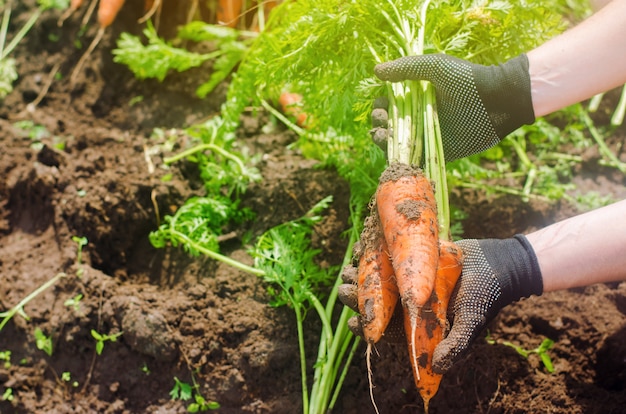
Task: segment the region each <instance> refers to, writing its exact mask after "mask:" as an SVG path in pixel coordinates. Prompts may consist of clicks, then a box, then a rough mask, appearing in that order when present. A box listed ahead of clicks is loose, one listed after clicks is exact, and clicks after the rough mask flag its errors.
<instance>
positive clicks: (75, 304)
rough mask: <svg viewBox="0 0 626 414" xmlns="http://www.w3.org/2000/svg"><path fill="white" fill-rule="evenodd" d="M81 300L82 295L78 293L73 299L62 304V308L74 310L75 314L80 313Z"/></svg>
mask: <svg viewBox="0 0 626 414" xmlns="http://www.w3.org/2000/svg"><path fill="white" fill-rule="evenodd" d="M82 299H83V294H82V293H79V294H78V295H76V296H74V297H73V298H70V299H67V300H66V301H65V302H63V306H67V307H68V308H69V307H72V308H74V310H75V311H76V312H78V311H80V301H81V300H82Z"/></svg>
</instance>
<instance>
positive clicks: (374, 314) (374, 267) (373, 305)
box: [358, 214, 399, 344]
mask: <svg viewBox="0 0 626 414" xmlns="http://www.w3.org/2000/svg"><path fill="white" fill-rule="evenodd" d="M361 243H364V253H363V255H362V256H361V258H360V259H359V270H358V291H359V293H358V300H359V302H358V305H359V313H360V315H361V325H362V326H363V339H365V341H366V342H367V343H368V344H375V343H376V342H378V341H379V340H380V338H381V337H382V336H383V334H384V332H385V329H387V325H388V324H389V321H390V320H391V316H392V315H393V312H394V310H395V308H396V303H397V302H398V298H399V295H398V286H397V285H396V278H395V276H394V274H393V267H392V265H391V260H390V258H389V251H388V248H387V243H386V241H385V239H384V237H383V235H382V229H381V228H380V221H379V220H378V217H377V214H374V215H372V216H370V217H368V218H367V220H366V222H365V229H364V231H363V233H362V235H361Z"/></svg>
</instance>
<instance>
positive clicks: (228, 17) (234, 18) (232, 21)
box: [217, 0, 243, 27]
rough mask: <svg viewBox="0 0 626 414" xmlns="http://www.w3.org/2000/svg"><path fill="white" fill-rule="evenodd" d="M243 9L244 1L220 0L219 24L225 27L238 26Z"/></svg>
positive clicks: (218, 10) (218, 9)
mask: <svg viewBox="0 0 626 414" xmlns="http://www.w3.org/2000/svg"><path fill="white" fill-rule="evenodd" d="M242 8H243V1H242V0H220V1H219V2H218V5H217V22H218V23H219V24H222V25H224V26H229V27H235V26H237V23H239V17H240V16H241V14H242Z"/></svg>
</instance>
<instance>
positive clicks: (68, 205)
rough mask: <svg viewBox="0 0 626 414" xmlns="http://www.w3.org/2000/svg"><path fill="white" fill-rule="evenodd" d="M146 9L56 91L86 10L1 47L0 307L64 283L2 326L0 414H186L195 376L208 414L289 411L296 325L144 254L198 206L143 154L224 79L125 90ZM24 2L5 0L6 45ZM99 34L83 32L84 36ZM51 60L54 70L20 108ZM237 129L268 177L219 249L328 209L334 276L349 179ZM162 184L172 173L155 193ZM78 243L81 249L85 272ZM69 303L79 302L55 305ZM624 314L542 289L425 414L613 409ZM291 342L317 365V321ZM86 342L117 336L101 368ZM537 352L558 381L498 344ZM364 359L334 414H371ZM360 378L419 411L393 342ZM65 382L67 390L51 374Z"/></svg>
mask: <svg viewBox="0 0 626 414" xmlns="http://www.w3.org/2000/svg"><path fill="white" fill-rule="evenodd" d="M140 3H141V2H137V1H135V2H133V1H131V2H127V5H126V6H125V8H124V12H123V13H122V14H121V15H120V17H119V18H118V19H117V21H116V23H115V24H114V25H113V27H111V28H110V30H109V31H107V33H106V35H105V37H104V40H103V42H102V43H101V44H100V45H99V47H98V48H97V49H96V51H95V52H94V54H93V56H92V58H91V59H89V61H88V62H87V64H86V66H85V68H84V70H83V71H82V74H81V76H80V77H79V81H78V82H77V84H76V85H70V84H69V80H68V78H69V74H70V73H71V71H72V69H73V67H74V65H75V64H76V62H77V61H78V59H79V58H80V54H81V50H79V49H77V48H76V47H75V43H74V42H75V40H76V39H77V36H78V34H77V33H78V31H79V24H80V16H76V17H73V18H71V19H70V20H68V21H67V22H66V24H65V25H64V26H63V27H62V28H59V27H57V25H56V19H57V17H58V14H54V13H46V14H44V16H43V17H42V18H41V19H40V20H39V22H38V23H37V25H36V26H35V28H34V29H33V30H32V31H31V33H30V34H29V35H28V37H27V38H26V40H25V41H23V42H22V43H21V44H20V46H19V47H18V48H17V49H16V51H15V54H14V56H15V58H16V60H17V63H18V70H19V73H20V78H19V79H18V80H17V81H16V83H15V91H14V92H13V93H11V94H10V95H9V96H8V97H7V98H6V99H5V100H4V102H2V105H1V106H0V274H1V281H2V282H1V283H0V309H2V310H7V309H10V308H12V307H14V306H15V305H16V304H18V303H19V302H20V300H22V299H24V298H25V297H26V296H27V295H29V294H30V293H31V292H33V291H34V290H35V289H37V288H38V287H40V286H42V285H43V284H44V283H46V282H47V281H48V280H51V279H53V278H54V277H55V276H56V275H58V274H60V273H64V274H65V275H66V276H65V277H59V278H58V280H56V282H55V283H54V285H53V286H52V287H50V288H48V289H45V290H44V291H43V292H41V293H40V294H39V295H38V296H36V297H35V298H34V299H33V300H32V301H30V302H29V303H28V304H27V305H26V306H25V308H24V311H25V312H26V314H27V315H28V317H29V319H28V320H26V319H24V318H23V317H21V316H19V315H16V316H15V317H13V318H12V319H11V320H10V321H9V322H8V323H7V324H6V326H4V328H3V329H2V331H1V332H0V352H4V351H10V352H11V357H10V364H3V366H2V368H0V392H1V393H2V394H3V395H4V398H0V412H2V413H35V412H53V413H92V412H102V413H179V412H181V413H182V412H186V407H187V405H188V402H183V401H180V400H172V399H171V397H170V395H169V392H170V390H172V388H173V387H174V383H175V382H174V381H175V380H174V378H178V379H179V380H180V381H182V382H186V383H189V384H191V383H192V373H193V375H194V378H195V380H196V381H197V383H198V386H199V390H200V391H201V393H202V395H203V396H204V397H205V398H207V399H208V400H212V401H217V402H219V404H220V405H221V408H220V409H219V410H217V412H220V413H241V412H250V413H297V412H301V411H302V404H301V390H300V377H299V360H298V348H297V341H296V325H295V320H294V317H293V314H292V311H291V310H290V309H288V308H287V307H283V308H273V307H271V306H269V304H268V297H267V294H266V286H265V285H264V283H263V282H262V281H261V280H260V279H258V278H257V277H255V276H251V275H249V274H247V273H243V272H241V271H238V270H235V269H233V268H232V267H229V266H227V265H225V264H220V263H217V262H214V261H211V260H207V259H197V258H196V259H193V258H190V257H188V256H187V255H186V254H185V253H184V252H182V251H180V250H179V249H176V248H166V249H154V248H153V247H152V246H151V245H150V243H149V241H148V234H149V233H150V231H152V230H154V229H155V228H156V227H157V225H158V222H159V220H160V219H161V218H162V216H163V215H164V214H167V213H169V212H172V211H173V210H174V209H175V208H176V207H177V206H180V205H181V204H182V203H183V202H184V201H185V200H186V199H187V198H188V197H190V196H192V195H202V188H201V187H200V186H198V182H197V180H196V181H195V184H194V177H195V175H194V173H195V171H194V170H193V166H192V165H188V164H185V163H180V164H179V165H176V166H174V167H173V168H172V169H171V170H169V171H164V170H163V169H161V168H159V167H158V166H159V165H160V161H161V160H160V157H161V155H159V154H156V155H155V154H154V153H153V152H151V151H150V149H151V148H152V147H153V146H154V145H155V144H156V143H159V139H158V138H156V139H155V138H152V137H151V135H152V132H153V130H154V128H161V129H163V130H165V131H168V130H169V129H171V128H180V127H185V126H188V125H190V124H191V123H193V122H197V121H199V120H201V119H204V118H206V117H210V116H212V115H215V114H216V113H217V111H218V110H219V106H220V104H221V102H222V101H223V99H224V92H225V89H226V85H225V84H224V85H221V86H220V87H219V88H218V89H217V91H216V92H215V93H213V94H212V95H211V96H209V97H208V98H206V99H204V100H200V99H198V98H195V97H194V89H195V87H196V86H197V85H198V84H200V83H201V82H202V81H203V80H204V78H203V76H202V70H207V68H203V69H202V70H193V71H190V72H187V73H185V74H182V75H179V74H173V75H172V76H169V77H168V78H167V79H166V81H164V82H163V83H158V82H156V81H143V82H142V81H137V80H136V79H134V77H133V76H132V74H131V73H130V72H129V71H128V70H127V69H126V68H125V67H122V66H120V65H117V64H115V63H114V62H113V61H112V56H111V49H112V47H113V46H114V41H115V39H116V38H117V36H118V35H119V33H120V32H122V31H129V32H131V33H138V32H139V31H140V27H139V26H138V25H137V22H136V21H137V18H139V17H140V16H141V14H142V8H141V4H140ZM34 4H35V1H34V0H25V1H23V2H22V1H20V2H17V9H16V10H15V12H14V14H13V17H14V19H13V23H12V25H11V33H15V31H16V30H17V27H18V26H19V25H20V24H21V23H23V22H24V21H25V20H26V19H27V18H28V17H29V16H30V14H31V13H32V12H33V10H34ZM166 4H167V2H166ZM174 11H175V10H174ZM167 15H168V16H170V17H169V19H170V20H168V22H167V23H168V24H167V26H165V25H164V27H163V30H168V27H169V28H170V29H171V28H172V27H175V25H176V24H178V22H179V21H177V18H178V17H177V16H178V15H177V14H176V13H174V12H172V13H169V14H167ZM95 30H96V29H95V28H94V27H90V28H89V29H88V31H87V33H86V34H85V35H84V37H83V38H81V39H82V41H83V42H85V43H86V41H87V40H91V38H92V36H93V35H94V32H95ZM51 36H55V37H57V38H58V39H57V40H56V41H52V40H51ZM86 39H87V40H86ZM55 65H59V66H58V71H59V73H60V74H62V75H63V76H62V77H61V79H57V80H55V81H53V82H52V84H51V86H50V89H49V90H48V91H47V93H46V95H45V98H44V99H43V100H42V101H41V102H40V103H39V104H38V105H37V106H36V107H34V108H33V107H32V105H31V106H30V107H29V106H28V104H29V103H31V102H32V101H33V100H34V99H35V98H36V97H37V95H38V94H39V93H40V92H41V90H42V89H43V88H44V87H45V84H46V81H47V79H48V77H49V75H50V73H51V72H52V70H53V69H54V68H55ZM137 97H142V99H141V100H139V101H138V102H137V100H136V99H134V98H137ZM131 102H134V104H131ZM602 118H603V116H602V115H599V116H598V119H599V122H603V121H604V122H606V119H604V120H603V119H602ZM604 118H606V116H604ZM25 120H27V121H32V122H33V123H34V124H36V125H41V126H43V127H44V128H45V130H46V131H48V135H47V136H44V137H42V138H40V139H39V140H35V141H38V142H40V145H33V144H34V140H33V139H31V137H29V136H28V134H27V133H25V132H24V130H23V129H20V128H17V127H16V126H15V123H16V122H17V121H25ZM242 121H243V122H242V127H241V129H240V130H239V133H238V135H239V137H238V138H239V139H240V140H241V143H242V145H245V146H247V147H249V149H250V150H251V151H252V152H253V153H257V154H263V157H262V161H260V163H259V164H258V168H259V170H260V171H261V173H262V175H263V177H264V179H263V180H262V181H261V182H259V183H257V184H255V185H254V186H252V187H251V188H250V189H249V191H248V192H247V193H246V195H245V197H244V200H243V202H244V204H245V205H246V206H247V207H250V208H251V209H252V210H253V211H254V212H255V213H256V214H257V219H256V220H255V221H254V222H253V223H248V224H247V225H246V226H244V228H242V229H236V231H235V233H233V237H232V238H231V239H229V240H227V241H225V242H224V243H223V244H222V246H221V249H222V252H223V253H224V254H226V255H228V256H230V257H233V258H235V259H237V260H240V261H242V262H244V263H248V264H251V263H252V260H251V259H250V257H249V256H248V254H247V253H246V249H245V248H244V247H242V244H243V240H244V235H245V234H246V233H249V234H251V235H252V236H257V235H259V234H261V233H262V232H263V231H264V230H267V229H268V228H270V227H271V226H274V225H276V224H279V223H281V222H284V221H286V220H290V219H294V218H296V217H299V216H300V215H302V213H304V212H305V211H306V210H308V209H309V208H310V207H311V206H312V205H313V204H314V203H316V202H317V201H319V200H320V199H321V198H323V197H325V196H327V195H333V196H334V197H335V198H334V202H333V204H332V206H331V208H330V210H329V212H328V214H327V217H326V218H325V220H324V221H323V223H322V224H321V225H319V226H318V227H317V228H316V232H315V237H314V240H313V241H314V247H316V248H320V249H322V254H321V258H322V263H324V264H327V265H338V264H340V262H341V258H342V255H343V252H344V251H345V248H346V239H345V237H343V236H342V232H344V231H345V230H346V229H348V228H349V223H348V194H349V188H348V186H347V184H346V183H345V182H343V181H342V180H341V179H340V178H339V177H338V176H337V174H336V173H335V172H334V171H332V170H327V169H322V168H319V166H317V165H316V162H314V161H311V160H307V159H304V158H303V157H302V156H301V155H300V154H299V153H298V152H297V151H294V150H290V149H288V148H287V145H288V144H289V143H291V142H293V141H294V139H295V137H294V135H293V134H291V133H290V132H289V131H288V130H285V129H280V128H279V129H275V130H274V131H273V132H269V133H268V132H264V131H265V129H263V126H264V125H266V124H267V117H266V116H265V115H263V114H257V115H253V114H250V115H246V116H245V118H244V119H243V120H242ZM625 136H626V129H625V128H623V127H622V128H620V129H618V130H617V131H616V132H615V133H614V135H613V136H612V137H611V138H610V141H609V143H610V145H612V146H613V147H614V148H615V147H616V146H617V145H621V144H623V142H624V137H625ZM57 137H61V138H62V139H63V140H64V142H65V147H64V149H62V150H60V149H57V148H56V147H55V143H56V142H57V141H58V139H59V138H57ZM41 144H42V145H41ZM596 159H597V157H596V156H594V154H590V156H589V160H590V161H589V162H586V163H584V164H583V165H582V166H581V168H580V171H577V175H576V181H575V182H576V183H577V184H578V186H579V191H582V192H586V191H598V192H600V193H601V194H605V195H613V196H615V197H616V198H623V197H626V191H625V187H624V183H625V181H624V177H623V176H622V175H620V174H618V173H617V172H616V171H614V170H612V169H606V168H602V167H599V166H598V164H597V162H593V161H594V160H596ZM155 166H156V167H155ZM165 173H170V174H172V179H171V180H169V181H164V180H162V179H161V178H162V176H163V175H164V174H165ZM452 201H453V203H454V204H455V205H457V206H459V207H460V208H462V209H463V210H465V211H466V212H467V213H468V218H467V219H465V220H464V222H463V225H464V229H465V234H464V236H465V237H509V236H511V235H513V234H515V233H518V232H528V231H532V230H534V229H537V228H540V227H543V226H545V225H547V224H550V223H552V222H555V221H557V220H561V219H563V218H566V217H569V216H572V215H574V214H577V213H579V211H578V210H577V209H576V208H575V207H574V206H572V205H570V204H568V203H566V202H565V201H561V202H556V203H551V204H548V203H542V202H524V201H522V200H520V199H519V198H516V197H512V196H501V197H497V196H493V195H491V196H487V195H485V194H482V193H480V192H475V191H468V190H464V191H461V190H458V189H454V190H453V197H452ZM73 236H78V237H86V238H87V240H88V243H87V244H86V245H85V246H84V247H83V249H82V257H81V259H80V262H79V261H78V258H77V253H78V243H77V242H76V241H75V240H73V239H72V237H73ZM79 294H80V295H83V297H82V299H81V301H80V305H79V306H77V307H73V306H66V305H65V304H64V303H65V302H66V301H67V300H68V299H71V298H74V297H76V295H79ZM338 307H339V305H338ZM625 313H626V283H614V284H601V285H594V286H589V287H586V288H580V289H575V290H569V291H560V292H555V293H550V294H544V295H543V296H541V297H533V298H530V299H527V300H523V301H521V302H518V303H516V304H513V305H511V306H509V307H507V308H505V309H504V310H503V311H502V312H501V313H500V315H499V317H498V318H497V319H496V320H495V321H494V322H493V323H491V325H490V326H489V334H490V338H491V339H493V340H495V344H489V343H488V342H487V341H486V340H485V335H483V336H481V337H480V338H479V339H478V340H477V341H476V342H475V343H474V344H473V346H472V349H471V352H470V353H469V354H468V355H467V357H466V358H465V359H463V360H462V361H461V362H459V363H458V364H457V365H455V366H454V368H453V369H452V371H451V372H450V373H448V374H447V375H446V376H445V377H444V379H443V382H442V385H441V388H440V390H439V393H438V394H437V395H436V396H435V398H433V399H432V400H431V403H430V412H431V413H434V414H437V413H475V412H479V413H547V412H550V413H612V412H614V413H617V412H623V411H624V407H625V406H626V347H625V345H624V344H626V324H625V319H624V314H625ZM36 328H39V329H40V330H41V331H42V332H44V333H45V334H46V335H49V336H50V337H51V338H52V345H53V352H52V355H50V356H48V355H47V354H46V353H44V352H43V351H42V350H40V349H38V348H37V346H36V340H35V329H36ZM305 329H306V331H305V334H306V337H307V338H308V339H307V342H308V343H309V348H308V349H309V350H310V352H311V355H310V356H309V359H310V363H311V364H312V363H313V361H314V355H313V352H314V351H313V350H314V349H315V344H316V343H317V340H318V334H319V325H318V323H317V322H316V321H315V320H314V319H313V318H310V320H309V319H307V322H306V325H305ZM92 330H95V331H97V332H99V333H102V334H115V333H120V332H121V333H122V335H121V336H119V337H118V338H117V340H116V341H106V342H105V343H104V348H103V349H102V353H101V355H97V353H96V341H95V340H94V338H93V337H92V334H91V331H92ZM544 338H550V339H552V340H554V341H555V345H554V348H552V349H551V350H550V351H549V354H550V356H551V358H552V361H553V363H554V368H555V372H554V373H548V372H547V371H546V370H545V369H544V367H543V366H542V364H541V361H540V359H539V358H538V357H537V356H536V355H531V356H530V357H529V358H528V359H525V358H523V357H522V356H520V355H519V354H518V353H517V352H516V351H515V350H514V349H513V348H512V347H510V346H506V345H504V344H503V342H504V341H510V342H512V343H514V344H516V345H519V346H522V347H524V348H526V349H532V348H535V347H536V346H538V345H539V344H540V343H541V341H542V340H543V339H544ZM364 350H365V348H364V347H362V348H360V349H359V351H358V352H357V356H356V358H355V359H354V361H353V363H352V366H351V367H350V370H349V372H348V375H347V378H346V381H345V385H344V387H343V390H342V393H341V395H340V397H339V399H338V402H337V406H336V408H335V411H334V412H337V413H348V414H349V413H371V412H374V409H373V407H372V404H371V402H370V399H369V391H368V381H367V371H366V367H365V358H364ZM4 355H6V354H4ZM373 364H374V383H375V385H376V388H375V389H374V395H375V398H376V402H377V405H378V407H379V409H380V410H381V412H382V413H418V412H422V403H421V400H420V397H419V395H418V394H417V392H416V390H415V387H414V385H413V379H412V375H411V371H410V368H409V365H408V364H407V354H406V347H405V346H404V345H394V344H389V343H383V344H381V345H379V346H378V354H377V355H376V356H375V357H374V361H373ZM66 372H69V373H70V375H71V380H70V381H65V380H64V379H62V378H61V377H62V375H63V373H66ZM73 381H76V384H73ZM9 388H10V389H11V391H12V397H13V398H12V399H11V398H8V397H9V395H8V394H7V389H9Z"/></svg>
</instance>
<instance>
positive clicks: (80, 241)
mask: <svg viewBox="0 0 626 414" xmlns="http://www.w3.org/2000/svg"><path fill="white" fill-rule="evenodd" d="M72 240H73V241H74V242H75V243H76V244H77V246H78V249H77V251H76V264H81V263H82V262H83V247H85V246H86V245H87V243H88V242H89V241H88V240H87V237H78V236H72Z"/></svg>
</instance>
